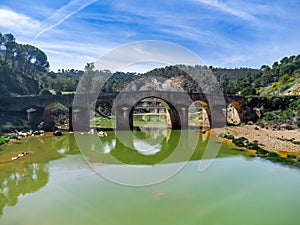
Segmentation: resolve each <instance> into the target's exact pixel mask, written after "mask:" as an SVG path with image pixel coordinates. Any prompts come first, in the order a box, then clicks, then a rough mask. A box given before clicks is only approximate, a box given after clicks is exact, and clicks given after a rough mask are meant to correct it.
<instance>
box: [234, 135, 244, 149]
mask: <svg viewBox="0 0 300 225" xmlns="http://www.w3.org/2000/svg"><path fill="white" fill-rule="evenodd" d="M245 140H247V139H245V138H243V137H241V138H237V139H233V140H232V142H233V143H234V144H235V145H236V146H238V147H245V145H244V141H245Z"/></svg>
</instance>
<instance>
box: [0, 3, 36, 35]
mask: <svg viewBox="0 0 300 225" xmlns="http://www.w3.org/2000/svg"><path fill="white" fill-rule="evenodd" d="M0 27H2V28H5V29H6V30H9V31H12V32H15V31H18V32H19V33H23V34H25V33H31V32H32V31H35V30H38V29H39V28H40V23H39V21H38V20H35V19H32V18H31V17H29V16H27V15H24V14H21V13H17V12H15V11H13V10H11V9H8V8H0Z"/></svg>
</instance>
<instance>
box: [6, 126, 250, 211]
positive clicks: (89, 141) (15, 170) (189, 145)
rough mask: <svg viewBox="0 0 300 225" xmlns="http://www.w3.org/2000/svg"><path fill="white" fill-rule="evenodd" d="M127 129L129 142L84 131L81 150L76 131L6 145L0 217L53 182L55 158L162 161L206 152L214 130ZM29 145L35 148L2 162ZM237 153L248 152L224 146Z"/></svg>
mask: <svg viewBox="0 0 300 225" xmlns="http://www.w3.org/2000/svg"><path fill="white" fill-rule="evenodd" d="M126 135H127V136H128V137H127V138H126V143H124V141H120V139H119V138H118V137H117V136H116V135H115V133H114V132H108V136H107V137H101V138H100V137H98V136H95V135H88V134H83V135H79V139H81V140H79V143H80V144H81V146H80V151H79V148H78V145H77V143H76V141H78V140H77V139H76V140H75V137H74V135H64V136H60V137H55V136H44V137H38V138H36V137H35V138H32V139H27V140H26V141H23V142H20V143H19V144H12V145H8V146H6V147H4V148H3V150H2V151H0V217H1V215H2V213H3V208H4V207H5V206H15V205H16V204H17V202H18V198H19V196H22V195H25V194H27V193H32V192H36V191H38V190H39V189H41V188H42V187H44V186H45V185H46V184H47V183H48V180H49V166H48V164H49V162H50V161H53V160H57V159H61V158H63V157H66V156H67V155H74V154H79V153H80V152H81V153H82V154H83V155H84V157H85V158H86V159H87V160H88V162H89V163H96V164H97V163H98V164H99V163H101V164H103V163H104V164H114V165H116V164H118V165H120V164H125V165H127V164H131V165H156V164H168V163H174V162H184V161H188V160H197V159H201V158H202V155H203V152H204V150H205V148H206V147H207V143H208V139H209V135H210V134H209V133H205V134H202V133H199V132H198V131H188V132H186V131H180V130H178V131H172V130H168V129H145V130H141V131H134V132H133V135H128V132H124V136H126ZM195 140H196V142H195ZM24 151H26V152H28V153H29V154H28V155H26V156H25V157H22V158H20V159H18V160H14V161H10V162H8V163H4V164H1V162H5V161H9V160H10V159H11V157H13V156H15V155H18V154H19V153H20V152H24ZM233 154H244V155H246V153H241V152H237V151H233V150H232V149H230V148H224V147H223V148H222V151H221V152H220V154H219V155H218V157H225V156H232V155H233Z"/></svg>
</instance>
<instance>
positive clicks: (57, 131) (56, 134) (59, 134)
mask: <svg viewBox="0 0 300 225" xmlns="http://www.w3.org/2000/svg"><path fill="white" fill-rule="evenodd" d="M53 135H54V136H62V132H61V131H60V130H56V131H54V132H53Z"/></svg>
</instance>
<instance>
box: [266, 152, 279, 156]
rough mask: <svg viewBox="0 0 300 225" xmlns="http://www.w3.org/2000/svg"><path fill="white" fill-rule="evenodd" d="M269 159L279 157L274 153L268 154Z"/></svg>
mask: <svg viewBox="0 0 300 225" xmlns="http://www.w3.org/2000/svg"><path fill="white" fill-rule="evenodd" d="M268 156H269V157H279V155H278V154H277V153H276V152H269V155H268Z"/></svg>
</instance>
